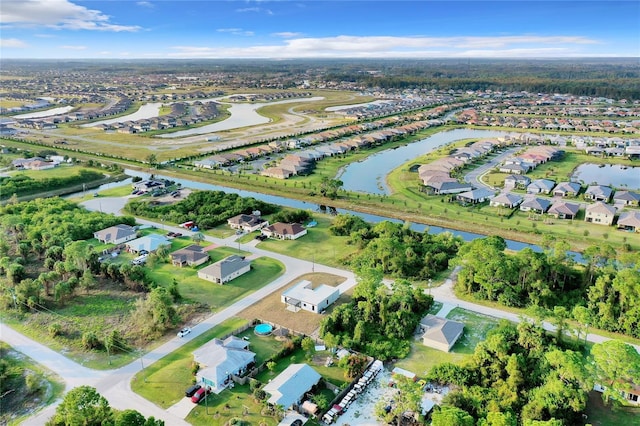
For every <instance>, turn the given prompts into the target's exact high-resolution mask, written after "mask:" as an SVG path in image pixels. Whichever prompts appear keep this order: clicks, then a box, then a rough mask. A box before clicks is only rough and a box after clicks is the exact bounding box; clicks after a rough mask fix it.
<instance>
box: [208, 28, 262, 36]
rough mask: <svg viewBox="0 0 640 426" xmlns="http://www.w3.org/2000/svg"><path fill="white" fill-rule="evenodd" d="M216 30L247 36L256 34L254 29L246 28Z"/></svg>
mask: <svg viewBox="0 0 640 426" xmlns="http://www.w3.org/2000/svg"><path fill="white" fill-rule="evenodd" d="M216 31H217V32H219V33H229V34H233V35H239V36H247V37H250V36H252V35H254V32H253V31H246V30H243V29H242V28H218V29H217V30H216Z"/></svg>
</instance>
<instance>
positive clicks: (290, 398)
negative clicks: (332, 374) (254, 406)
mask: <svg viewBox="0 0 640 426" xmlns="http://www.w3.org/2000/svg"><path fill="white" fill-rule="evenodd" d="M321 378H322V376H320V374H319V373H318V372H317V371H316V370H314V369H313V368H311V367H310V366H308V365H307V364H291V365H289V366H288V367H287V368H286V369H285V370H284V371H283V372H282V373H280V374H278V375H277V376H276V377H275V378H274V379H273V380H271V381H270V382H269V383H267V384H266V385H265V386H264V388H262V390H264V391H265V392H266V393H268V394H269V395H270V397H269V399H268V400H267V402H268V403H269V404H271V405H281V406H282V407H283V408H284V409H285V410H288V409H289V408H291V407H292V406H294V405H296V406H297V405H299V404H300V403H301V402H302V399H303V398H304V395H305V394H306V393H307V392H309V391H311V390H312V389H313V387H314V386H316V385H317V384H318V383H319V382H320V379H321Z"/></svg>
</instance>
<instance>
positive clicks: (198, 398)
mask: <svg viewBox="0 0 640 426" xmlns="http://www.w3.org/2000/svg"><path fill="white" fill-rule="evenodd" d="M208 393H209V392H208V391H207V389H206V388H200V389H198V390H197V391H196V393H194V394H193V396H192V397H191V402H193V403H194V404H197V403H199V402H200V401H202V399H203V398H204V397H205V395H206V394H208Z"/></svg>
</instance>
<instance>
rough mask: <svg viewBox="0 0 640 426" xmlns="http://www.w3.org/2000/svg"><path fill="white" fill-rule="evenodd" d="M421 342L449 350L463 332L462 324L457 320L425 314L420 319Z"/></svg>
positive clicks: (431, 346)
mask: <svg viewBox="0 0 640 426" xmlns="http://www.w3.org/2000/svg"><path fill="white" fill-rule="evenodd" d="M419 327H420V332H421V333H423V335H422V343H423V344H424V345H425V346H429V347H430V348H434V349H439V350H441V351H444V352H449V351H450V350H451V348H452V347H453V345H455V343H456V341H457V340H458V339H459V338H460V336H462V333H463V332H464V324H463V323H461V322H458V321H452V320H448V319H446V318H440V317H437V316H435V315H431V314H429V315H427V316H426V317H424V318H422V319H421V320H420V325H419Z"/></svg>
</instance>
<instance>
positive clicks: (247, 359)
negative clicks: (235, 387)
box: [193, 336, 256, 393]
mask: <svg viewBox="0 0 640 426" xmlns="http://www.w3.org/2000/svg"><path fill="white" fill-rule="evenodd" d="M248 348H249V342H247V341H245V340H243V339H239V338H237V337H235V336H230V337H228V338H226V339H225V340H220V339H213V340H211V341H210V342H209V343H207V344H205V345H204V346H201V347H200V348H198V349H196V350H195V351H193V358H194V361H195V362H196V363H198V365H199V366H200V368H199V369H198V373H197V374H196V380H197V381H198V383H199V384H200V385H201V386H203V387H208V388H210V390H211V391H212V392H214V393H220V392H221V391H222V390H224V389H226V388H227V387H228V386H229V385H230V384H231V383H232V382H233V379H232V376H241V375H243V374H245V373H246V372H247V371H248V370H249V369H250V368H252V367H253V365H254V364H255V362H256V354H255V353H253V352H251V351H250V350H249V349H248Z"/></svg>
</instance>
